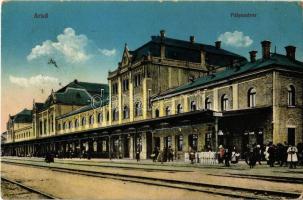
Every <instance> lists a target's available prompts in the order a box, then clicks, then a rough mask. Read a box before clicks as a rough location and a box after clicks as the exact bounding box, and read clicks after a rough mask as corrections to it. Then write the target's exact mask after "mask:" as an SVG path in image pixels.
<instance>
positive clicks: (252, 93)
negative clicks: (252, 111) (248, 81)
mask: <svg viewBox="0 0 303 200" xmlns="http://www.w3.org/2000/svg"><path fill="white" fill-rule="evenodd" d="M247 95H248V107H250V108H253V107H256V90H255V88H250V89H249V90H248V94H247Z"/></svg>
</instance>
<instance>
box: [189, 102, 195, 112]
mask: <svg viewBox="0 0 303 200" xmlns="http://www.w3.org/2000/svg"><path fill="white" fill-rule="evenodd" d="M196 110H197V105H196V102H195V101H192V102H191V103H190V111H196Z"/></svg>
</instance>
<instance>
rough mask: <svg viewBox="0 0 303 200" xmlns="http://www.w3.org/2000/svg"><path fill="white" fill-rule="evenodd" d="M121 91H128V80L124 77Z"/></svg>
mask: <svg viewBox="0 0 303 200" xmlns="http://www.w3.org/2000/svg"><path fill="white" fill-rule="evenodd" d="M122 83H123V91H124V92H125V91H128V86H129V80H128V79H124V80H123V82H122Z"/></svg>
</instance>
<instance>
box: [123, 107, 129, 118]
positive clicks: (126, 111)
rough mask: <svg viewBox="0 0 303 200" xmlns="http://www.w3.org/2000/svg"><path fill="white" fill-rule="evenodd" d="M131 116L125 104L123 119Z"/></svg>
mask: <svg viewBox="0 0 303 200" xmlns="http://www.w3.org/2000/svg"><path fill="white" fill-rule="evenodd" d="M127 118H129V108H128V107H127V106H124V108H123V119H127Z"/></svg>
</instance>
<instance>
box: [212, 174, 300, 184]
mask: <svg viewBox="0 0 303 200" xmlns="http://www.w3.org/2000/svg"><path fill="white" fill-rule="evenodd" d="M207 175H211V176H221V177H231V178H245V179H257V180H264V181H270V182H280V183H294V184H303V179H302V178H294V177H277V176H267V175H248V174H233V173H228V174H226V175H223V174H220V175H218V174H207Z"/></svg>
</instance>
